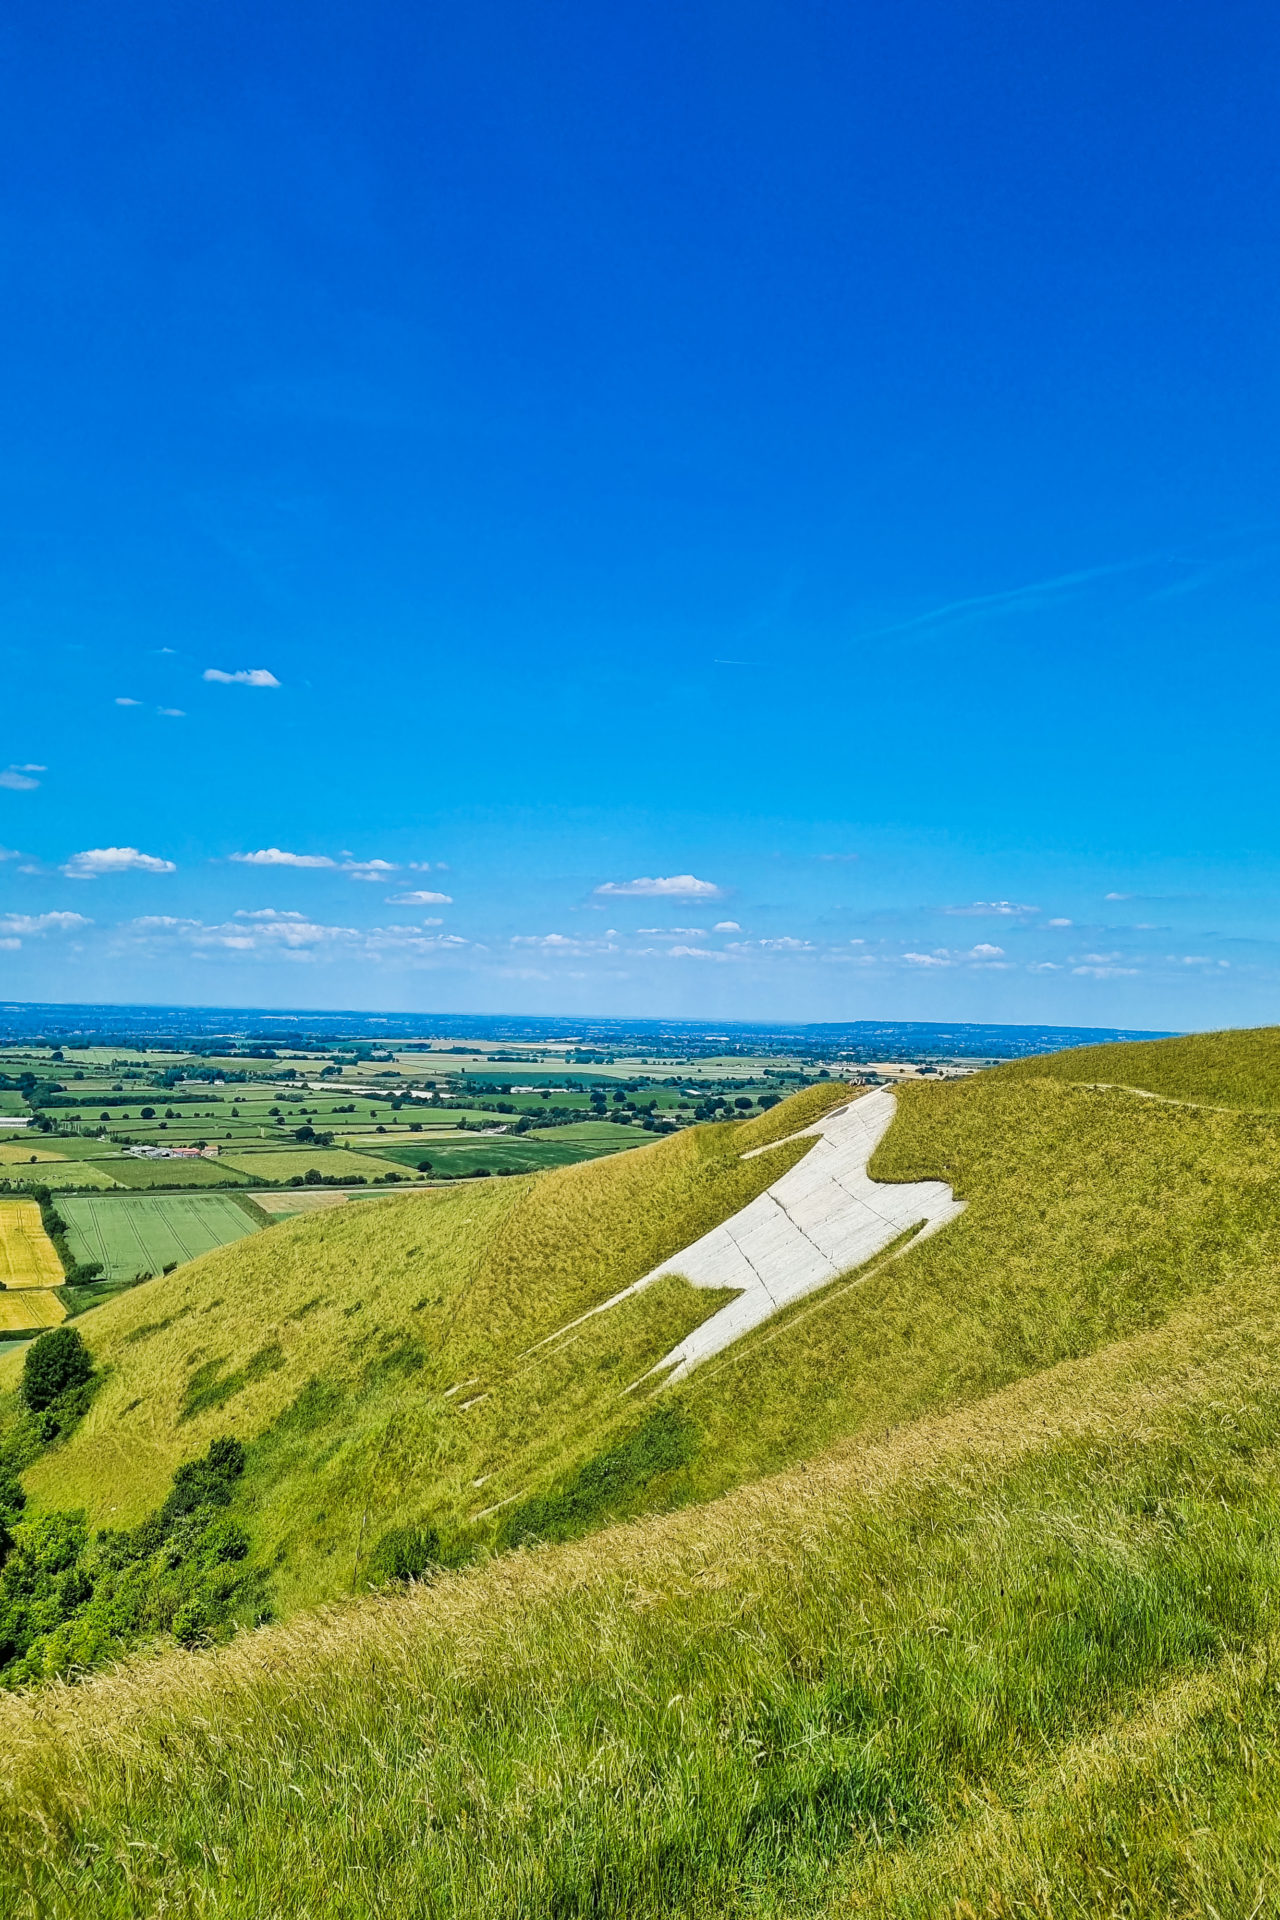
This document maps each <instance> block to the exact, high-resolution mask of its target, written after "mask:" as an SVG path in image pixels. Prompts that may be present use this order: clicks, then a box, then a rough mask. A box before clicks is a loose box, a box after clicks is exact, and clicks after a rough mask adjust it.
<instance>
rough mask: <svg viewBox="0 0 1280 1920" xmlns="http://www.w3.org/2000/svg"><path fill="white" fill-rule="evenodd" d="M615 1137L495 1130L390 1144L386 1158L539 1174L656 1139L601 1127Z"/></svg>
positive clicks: (441, 1170) (439, 1168) (440, 1170)
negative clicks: (587, 1138) (537, 1135)
mask: <svg viewBox="0 0 1280 1920" xmlns="http://www.w3.org/2000/svg"><path fill="white" fill-rule="evenodd" d="M606 1130H607V1131H608V1132H609V1133H610V1134H611V1135H613V1136H614V1138H613V1139H610V1140H609V1141H608V1142H607V1144H601V1145H596V1144H595V1143H594V1142H593V1143H587V1142H585V1141H572V1140H562V1139H561V1138H560V1135H561V1134H563V1133H568V1132H570V1131H571V1129H570V1128H568V1127H558V1128H555V1129H554V1130H552V1129H548V1132H547V1134H546V1135H545V1136H544V1137H543V1138H542V1139H535V1138H534V1136H533V1135H532V1134H528V1133H526V1134H489V1135H488V1136H485V1135H483V1134H482V1135H481V1136H480V1137H479V1138H477V1137H476V1135H474V1134H472V1135H470V1137H468V1138H465V1139H464V1138H461V1137H460V1138H458V1139H456V1140H450V1141H447V1142H437V1141H428V1142H427V1143H425V1144H424V1145H422V1146H416V1145H415V1146H394V1147H387V1148H386V1149H385V1150H384V1152H383V1153H382V1155H381V1158H382V1159H383V1160H384V1161H386V1160H394V1161H395V1162H396V1163H397V1164H398V1165H399V1166H402V1167H416V1166H417V1165H418V1164H419V1162H420V1161H422V1160H429V1161H430V1162H431V1172H432V1174H433V1175H436V1176H439V1175H441V1174H455V1175H460V1174H469V1173H474V1172H475V1171H476V1170H477V1168H480V1167H484V1168H486V1169H487V1170H488V1171H489V1172H490V1173H539V1172H541V1170H542V1169H543V1167H568V1166H572V1165H573V1164H574V1163H575V1162H576V1161H579V1160H595V1159H598V1158H599V1157H600V1156H601V1155H602V1154H605V1153H611V1152H613V1153H616V1152H617V1151H618V1148H620V1147H635V1146H639V1145H640V1144H641V1143H642V1142H644V1141H647V1140H649V1139H650V1137H651V1136H650V1135H649V1134H647V1133H640V1132H639V1131H638V1130H637V1132H636V1133H635V1134H630V1137H628V1135H629V1133H630V1130H629V1129H626V1128H622V1127H609V1128H607V1129H605V1128H601V1131H602V1132H604V1131H606Z"/></svg>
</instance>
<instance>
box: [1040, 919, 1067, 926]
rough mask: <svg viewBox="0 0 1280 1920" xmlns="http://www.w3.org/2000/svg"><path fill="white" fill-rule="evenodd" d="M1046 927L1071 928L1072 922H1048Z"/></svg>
mask: <svg viewBox="0 0 1280 1920" xmlns="http://www.w3.org/2000/svg"><path fill="white" fill-rule="evenodd" d="M1045 925H1046V926H1047V927H1069V926H1070V925H1071V922H1070V921H1069V920H1046V921H1045Z"/></svg>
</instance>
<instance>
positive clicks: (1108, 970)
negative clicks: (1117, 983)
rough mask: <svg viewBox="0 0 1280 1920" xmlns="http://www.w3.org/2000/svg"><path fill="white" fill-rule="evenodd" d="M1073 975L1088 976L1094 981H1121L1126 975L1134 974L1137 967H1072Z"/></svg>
mask: <svg viewBox="0 0 1280 1920" xmlns="http://www.w3.org/2000/svg"><path fill="white" fill-rule="evenodd" d="M1071 971H1072V973H1076V974H1081V975H1087V976H1088V977H1089V978H1090V979H1093V980H1120V979H1123V978H1124V976H1125V975H1126V974H1134V973H1136V972H1137V971H1138V969H1137V968H1136V967H1072V969H1071Z"/></svg>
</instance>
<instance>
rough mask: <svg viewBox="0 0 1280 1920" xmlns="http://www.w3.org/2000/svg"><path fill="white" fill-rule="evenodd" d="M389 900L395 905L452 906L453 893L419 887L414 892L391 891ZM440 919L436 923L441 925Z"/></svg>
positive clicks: (388, 896)
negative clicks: (437, 891) (432, 891)
mask: <svg viewBox="0 0 1280 1920" xmlns="http://www.w3.org/2000/svg"><path fill="white" fill-rule="evenodd" d="M387 901H388V904H389V905H390V906H393V907H451V906H452V905H453V895H452V894H451V893H431V892H429V891H428V889H427V888H425V887H417V888H415V889H414V891H413V892H412V893H389V894H388V895H387ZM439 924H440V923H439V921H437V922H436V925H437V926H439Z"/></svg>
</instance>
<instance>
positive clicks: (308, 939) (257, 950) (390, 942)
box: [131, 907, 471, 961]
mask: <svg viewBox="0 0 1280 1920" xmlns="http://www.w3.org/2000/svg"><path fill="white" fill-rule="evenodd" d="M425 924H426V925H428V926H430V925H433V924H436V923H434V922H427V923H425ZM131 926H132V928H133V929H134V930H135V931H136V932H137V933H138V934H140V935H141V936H142V937H143V939H145V940H149V941H163V942H165V943H170V942H175V941H176V942H178V943H180V944H181V945H182V946H184V947H187V948H189V949H190V950H191V951H192V953H193V955H195V956H199V955H202V954H203V955H213V954H217V953H220V952H221V953H225V954H228V955H232V956H234V955H246V956H248V957H250V958H259V959H271V958H275V959H280V960H296V961H313V960H316V959H319V958H321V957H323V956H324V955H325V954H333V955H341V954H352V955H355V956H357V957H361V956H362V957H363V958H365V959H369V960H381V959H382V958H383V956H384V955H387V954H391V955H395V954H399V955H402V956H404V957H405V958H407V959H408V960H410V961H413V960H414V959H416V958H422V957H425V956H430V955H433V954H435V953H438V952H440V951H442V950H446V949H447V950H452V949H457V948H460V947H467V946H469V945H470V944H471V943H470V942H469V941H467V940H464V939H463V938H462V937H461V936H460V935H458V934H435V933H426V932H424V931H423V929H422V927H419V926H387V927H366V928H361V927H344V926H330V925H327V924H325V923H324V922H321V921H316V920H309V919H308V918H307V916H306V915H305V914H303V913H299V912H297V910H296V909H292V908H290V909H288V910H284V909H279V908H276V907H253V908H248V907H241V908H240V909H238V911H237V912H236V913H235V914H234V915H233V917H232V918H231V919H230V920H224V921H221V922H216V923H212V924H210V923H207V922H205V921H203V920H185V919H178V918H175V917H173V916H170V915H167V914H148V915H145V916H143V917H141V918H139V919H137V920H134V921H133V922H131Z"/></svg>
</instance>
